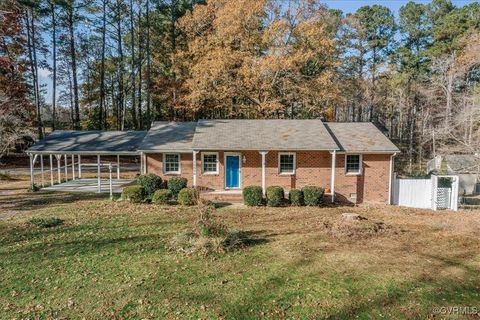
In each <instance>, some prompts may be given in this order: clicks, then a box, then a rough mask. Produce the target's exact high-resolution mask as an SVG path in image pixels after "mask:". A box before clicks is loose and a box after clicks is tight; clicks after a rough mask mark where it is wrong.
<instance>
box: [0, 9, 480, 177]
mask: <svg viewBox="0 0 480 320" xmlns="http://www.w3.org/2000/svg"><path fill="white" fill-rule="evenodd" d="M39 70H40V71H42V70H47V71H49V72H50V73H51V75H50V77H51V79H52V84H51V87H50V88H47V87H46V86H45V85H44V86H42V85H40V83H39ZM0 71H1V72H0V160H1V156H2V155H4V154H5V153H7V152H8V151H9V150H12V148H15V147H17V148H18V147H19V146H23V145H24V143H23V142H24V141H28V139H29V138H41V137H42V136H43V135H44V134H45V131H47V132H49V131H51V130H58V129H76V130H78V129H84V130H86V129H88V130H93V129H98V130H141V129H148V128H149V125H150V123H151V122H152V121H153V120H178V121H183V120H195V119H200V118H203V119H205V118H208V119H210V118H211V119H213V118H239V119H242V118H301V119H303V118H321V119H325V120H326V121H372V122H374V123H375V124H376V125H377V126H378V127H379V128H380V129H381V130H383V131H384V133H385V134H386V135H387V136H389V137H390V138H391V139H392V140H393V141H394V142H395V143H396V144H397V145H398V146H399V147H400V148H401V150H402V154H401V156H400V157H399V164H400V169H401V170H403V171H404V172H408V173H409V174H411V175H415V174H417V173H419V172H424V169H425V161H426V160H428V159H430V158H431V157H433V156H435V155H437V154H450V153H468V154H472V153H478V152H480V4H479V3H478V2H474V3H470V4H466V5H464V6H463V7H456V6H454V5H453V4H452V3H451V2H450V1H448V0H434V1H432V2H430V3H414V2H409V3H406V4H405V5H404V6H403V7H402V8H401V9H400V11H399V14H398V17H395V16H394V14H393V13H392V12H391V10H390V9H389V8H388V7H385V6H381V5H372V6H364V7H361V8H360V9H358V10H357V11H356V12H355V13H352V14H344V13H343V12H341V11H339V10H332V9H329V8H327V7H326V6H325V5H323V4H322V3H321V1H317V0H296V1H295V0H291V1H288V0H283V1H279V0H277V1H276V0H236V1H228V0H207V1H194V0H26V1H13V0H3V1H2V2H1V4H0ZM47 90H48V91H49V94H48V95H47ZM47 96H48V97H49V99H47Z"/></svg>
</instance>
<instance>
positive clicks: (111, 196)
mask: <svg viewBox="0 0 480 320" xmlns="http://www.w3.org/2000/svg"><path fill="white" fill-rule="evenodd" d="M108 177H109V187H110V199H113V186H112V164H111V163H109V164H108Z"/></svg>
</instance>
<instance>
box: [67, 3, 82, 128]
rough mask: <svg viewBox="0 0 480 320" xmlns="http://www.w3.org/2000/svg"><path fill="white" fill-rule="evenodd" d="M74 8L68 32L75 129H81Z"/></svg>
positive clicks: (71, 12)
mask: <svg viewBox="0 0 480 320" xmlns="http://www.w3.org/2000/svg"><path fill="white" fill-rule="evenodd" d="M73 10H74V8H73V7H72V6H70V7H69V12H68V33H69V42H70V58H71V62H72V80H73V102H74V121H73V129H74V130H80V129H81V128H80V105H79V99H78V80H77V55H76V50H75V31H74V25H73Z"/></svg>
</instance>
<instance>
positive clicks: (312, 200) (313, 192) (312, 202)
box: [302, 186, 325, 206]
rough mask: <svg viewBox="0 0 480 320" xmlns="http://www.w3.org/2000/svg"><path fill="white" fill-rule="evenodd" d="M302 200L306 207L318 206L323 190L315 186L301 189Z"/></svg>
mask: <svg viewBox="0 0 480 320" xmlns="http://www.w3.org/2000/svg"><path fill="white" fill-rule="evenodd" d="M302 191H303V199H304V201H305V204H306V205H307V206H318V205H320V203H322V200H323V193H324V191H325V190H324V189H323V188H320V187H315V186H307V187H303V189H302Z"/></svg>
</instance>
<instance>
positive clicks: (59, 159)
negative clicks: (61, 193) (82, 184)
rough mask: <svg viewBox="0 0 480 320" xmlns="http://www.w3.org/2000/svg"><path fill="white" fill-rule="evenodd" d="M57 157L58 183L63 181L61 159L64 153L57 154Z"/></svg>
mask: <svg viewBox="0 0 480 320" xmlns="http://www.w3.org/2000/svg"><path fill="white" fill-rule="evenodd" d="M55 158H56V159H57V172H58V183H59V184H60V183H62V170H61V169H60V166H61V161H62V155H61V154H56V155H55Z"/></svg>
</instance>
